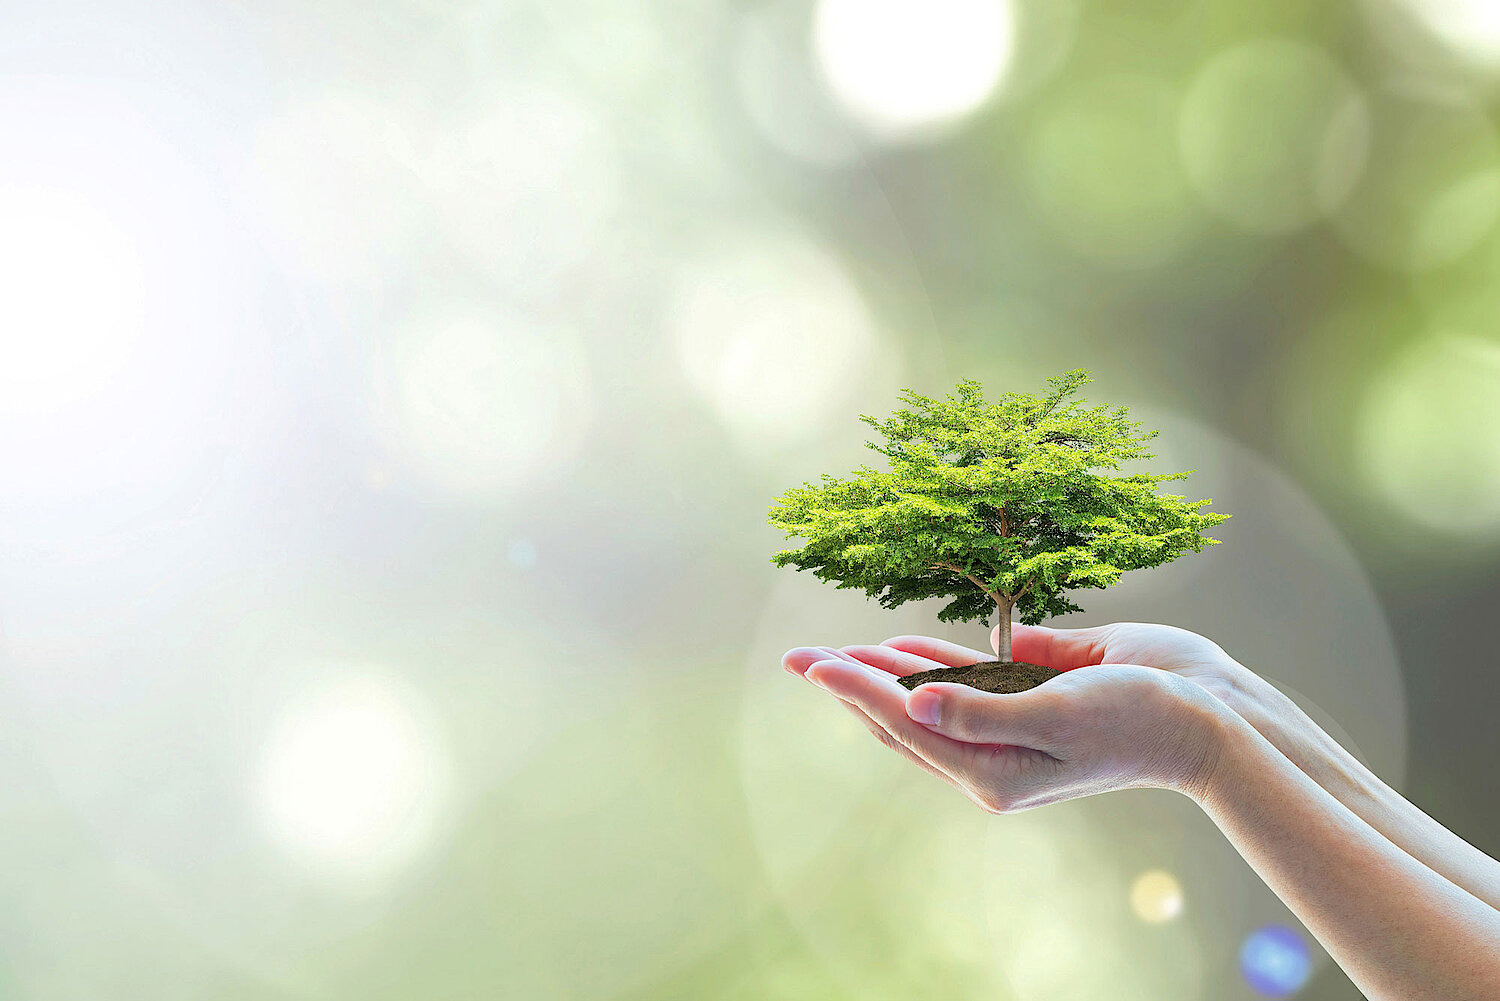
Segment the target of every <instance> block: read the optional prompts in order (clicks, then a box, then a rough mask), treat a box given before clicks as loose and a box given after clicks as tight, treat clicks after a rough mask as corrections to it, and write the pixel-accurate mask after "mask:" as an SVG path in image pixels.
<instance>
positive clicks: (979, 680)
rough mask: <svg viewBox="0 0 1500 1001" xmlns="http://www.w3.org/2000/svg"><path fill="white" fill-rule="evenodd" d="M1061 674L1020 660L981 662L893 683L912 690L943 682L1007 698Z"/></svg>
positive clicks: (910, 676) (922, 673)
mask: <svg viewBox="0 0 1500 1001" xmlns="http://www.w3.org/2000/svg"><path fill="white" fill-rule="evenodd" d="M1061 673H1062V672H1061V671H1057V670H1053V669H1052V668H1050V667H1043V666H1041V665H1040V664H1027V663H1026V662H1024V661H1010V660H1008V661H1005V662H1004V663H1001V662H1000V661H998V660H985V661H980V662H979V663H978V664H965V665H964V666H963V667H940V668H937V669H936V670H932V671H918V672H917V673H916V674H908V675H907V676H906V677H904V678H897V679H896V680H897V681H899V682H901V684H903V685H905V686H906V687H907V688H916V687H917V686H918V685H921V684H925V683H926V682H929V681H947V682H951V683H953V684H957V685H968V686H969V687H970V688H977V689H979V690H980V691H981V692H994V693H995V694H997V695H1009V694H1012V693H1014V692H1024V691H1026V690H1027V689H1029V688H1035V687H1036V686H1037V685H1040V684H1041V683H1042V682H1044V681H1046V680H1047V679H1048V678H1055V677H1057V676H1058V675H1059V674H1061Z"/></svg>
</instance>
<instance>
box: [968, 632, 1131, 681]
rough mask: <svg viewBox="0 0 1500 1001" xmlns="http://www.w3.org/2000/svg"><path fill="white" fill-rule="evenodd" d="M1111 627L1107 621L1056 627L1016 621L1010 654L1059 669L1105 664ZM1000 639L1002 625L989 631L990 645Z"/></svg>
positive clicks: (1018, 658)
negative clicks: (1100, 624)
mask: <svg viewBox="0 0 1500 1001" xmlns="http://www.w3.org/2000/svg"><path fill="white" fill-rule="evenodd" d="M1109 628H1110V627H1109V626H1107V625H1104V626H1089V627H1087V628H1085V629H1053V628H1052V627H1051V626H1028V625H1026V624H1025V623H1024V622H1013V623H1011V626H1010V647H1011V656H1012V658H1013V659H1015V660H1018V661H1022V662H1024V663H1027V664H1040V665H1041V666H1042V667H1050V668H1054V669H1055V670H1058V671H1071V670H1073V669H1074V668H1075V667H1089V666H1092V665H1094V664H1102V663H1104V653H1105V646H1106V642H1107V640H1108V638H1109V632H1108V631H1109ZM999 643H1000V627H999V626H996V627H995V628H994V629H993V630H991V631H990V646H991V647H997V646H999Z"/></svg>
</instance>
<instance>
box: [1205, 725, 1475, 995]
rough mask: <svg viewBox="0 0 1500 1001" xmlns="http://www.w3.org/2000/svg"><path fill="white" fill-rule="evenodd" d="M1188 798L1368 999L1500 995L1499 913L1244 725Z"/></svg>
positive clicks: (1224, 731) (1231, 731)
mask: <svg viewBox="0 0 1500 1001" xmlns="http://www.w3.org/2000/svg"><path fill="white" fill-rule="evenodd" d="M1211 716H1212V719H1211V720H1210V721H1209V723H1208V724H1207V725H1208V726H1209V729H1210V732H1211V733H1212V735H1213V736H1212V738H1211V739H1212V741H1213V746H1214V747H1215V749H1216V752H1215V756H1214V758H1213V759H1212V760H1213V764H1212V767H1211V768H1210V769H1209V770H1207V771H1206V772H1205V773H1204V777H1203V778H1202V780H1201V781H1200V782H1199V783H1198V784H1197V785H1196V787H1195V788H1194V789H1192V790H1190V794H1191V795H1192V796H1193V797H1194V799H1196V800H1197V801H1198V802H1199V803H1200V805H1201V806H1202V807H1203V809H1204V811H1205V812H1206V813H1207V814H1208V815H1209V817H1210V818H1212V819H1213V821H1214V823H1215V824H1217V825H1218V827H1219V829H1220V830H1222V831H1223V832H1224V835H1225V836H1226V837H1227V838H1228V839H1229V841H1230V843H1231V844H1233V845H1234V846H1235V848H1236V849H1237V850H1238V851H1239V852H1240V854H1241V855H1243V856H1244V857H1245V860H1246V861H1247V862H1249V863H1250V865H1251V867H1252V868H1254V869H1255V871H1256V872H1257V873H1258V874H1259V875H1260V877H1261V878H1262V879H1263V880H1265V882H1266V884H1267V885H1268V886H1270V887H1271V889H1272V890H1273V891H1275V893H1276V895H1277V896H1278V897H1280V898H1281V899H1282V901H1284V902H1285V903H1286V905H1287V906H1288V907H1290V908H1291V909H1292V911H1293V913H1295V914H1296V915H1297V916H1298V918H1300V919H1301V920H1302V922H1303V924H1304V925H1306V927H1307V928H1308V930H1310V931H1311V932H1312V933H1313V935H1315V936H1316V937H1317V939H1318V941H1320V942H1321V943H1323V946H1324V947H1325V948H1326V949H1327V950H1328V952H1329V954H1330V955H1332V956H1333V958H1334V959H1335V961H1337V962H1338V964H1339V965H1340V966H1341V967H1342V968H1343V969H1344V971H1345V972H1346V973H1347V974H1348V975H1349V977H1350V979H1351V980H1353V981H1354V983H1355V984H1356V986H1358V987H1359V988H1360V990H1362V991H1363V992H1364V993H1365V994H1366V995H1367V996H1369V997H1370V998H1371V1001H1394V999H1398V998H1399V999H1407V998H1412V999H1416V998H1423V999H1426V998H1439V997H1440V998H1449V999H1453V1001H1467V999H1474V1001H1479V999H1488V998H1493V997H1496V996H1500V912H1497V911H1496V910H1495V909H1494V908H1492V907H1490V906H1488V905H1487V904H1485V903H1484V902H1483V901H1481V900H1480V899H1478V898H1477V897H1475V896H1473V895H1472V894H1470V893H1469V892H1467V891H1466V890H1464V889H1463V888H1461V887H1459V886H1457V885H1455V884H1454V883H1452V882H1450V881H1449V880H1447V879H1445V878H1443V877H1442V876H1440V875H1438V874H1437V873H1436V872H1434V871H1433V870H1431V869H1429V868H1428V867H1427V866H1425V865H1423V864H1422V863H1421V862H1419V861H1417V860H1416V859H1415V858H1414V857H1412V856H1411V855H1409V854H1407V853H1406V852H1405V851H1403V850H1401V849H1400V848H1398V847H1396V845H1394V844H1393V843H1392V842H1391V841H1389V840H1387V838H1386V837H1384V836H1383V835H1382V834H1381V833H1380V832H1378V831H1377V830H1376V829H1375V828H1374V827H1372V826H1371V825H1370V824H1368V823H1366V822H1365V821H1364V820H1362V819H1360V817H1358V816H1357V815H1355V814H1354V813H1353V812H1352V811H1351V810H1350V809H1348V808H1347V807H1345V806H1344V805H1343V804H1342V803H1340V802H1339V801H1338V800H1336V799H1335V798H1334V797H1333V796H1332V795H1330V794H1329V792H1327V791H1326V790H1325V789H1323V788H1322V787H1321V786H1320V785H1318V784H1317V783H1316V782H1314V781H1313V780H1312V779H1311V778H1310V777H1309V776H1308V775H1307V774H1306V773H1304V772H1303V771H1302V770H1301V769H1299V768H1298V767H1297V766H1296V765H1294V764H1293V763H1292V762H1291V761H1290V760H1289V759H1288V758H1287V757H1286V756H1285V755H1283V754H1282V753H1281V752H1280V751H1278V750H1277V749H1276V748H1275V747H1273V746H1272V745H1271V744H1270V742H1269V741H1267V740H1266V739H1265V738H1264V737H1263V736H1262V735H1261V734H1260V733H1258V732H1257V731H1256V730H1255V729H1254V728H1253V727H1251V726H1250V725H1249V724H1248V723H1246V722H1245V721H1244V720H1243V719H1242V718H1240V717H1239V716H1237V715H1236V714H1234V713H1230V712H1227V711H1222V710H1220V711H1217V712H1214V713H1212V714H1211Z"/></svg>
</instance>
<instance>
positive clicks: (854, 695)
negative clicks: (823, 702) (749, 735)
mask: <svg viewBox="0 0 1500 1001" xmlns="http://www.w3.org/2000/svg"><path fill="white" fill-rule="evenodd" d="M807 678H808V680H810V681H813V682H815V683H816V684H818V685H821V686H822V687H823V688H825V689H827V690H828V691H829V693H830V694H832V695H834V696H835V697H836V698H839V699H842V700H844V701H845V702H849V703H852V704H853V705H855V706H858V707H859V709H860V710H862V711H863V712H864V714H865V715H866V716H868V717H870V719H871V720H872V721H873V722H875V723H877V724H879V725H880V727H881V728H882V729H884V730H885V731H886V733H888V734H890V735H891V736H892V737H893V738H895V739H896V740H898V741H900V742H901V743H902V744H904V745H906V747H908V748H910V749H911V750H912V751H913V752H915V753H916V754H918V755H920V756H921V757H923V758H925V759H926V760H927V761H929V762H931V763H932V764H933V765H935V766H936V767H938V768H940V769H942V770H943V771H945V772H947V773H948V774H949V775H952V776H955V777H956V776H959V775H963V774H966V773H967V765H968V763H969V761H970V760H971V758H972V755H973V748H972V747H971V746H970V745H968V744H965V743H963V742H961V741H958V740H954V739H951V738H949V737H947V736H945V735H943V734H941V733H936V732H934V731H932V730H930V729H928V728H927V727H925V726H922V725H921V724H919V723H917V722H916V721H914V720H913V719H912V718H911V717H910V716H908V715H907V713H906V696H907V691H906V689H904V688H902V687H901V683H900V682H898V681H897V680H896V679H895V678H894V677H893V676H892V675H890V674H887V673H885V672H884V671H881V670H879V669H878V668H872V667H865V666H863V665H859V666H856V665H853V664H850V663H848V662H846V661H842V660H820V661H818V662H817V663H816V664H814V665H812V667H810V668H808V669H807Z"/></svg>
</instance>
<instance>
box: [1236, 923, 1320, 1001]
mask: <svg viewBox="0 0 1500 1001" xmlns="http://www.w3.org/2000/svg"><path fill="white" fill-rule="evenodd" d="M1240 973H1241V975H1242V976H1244V978H1245V983H1247V984H1249V985H1250V987H1251V988H1252V989H1254V990H1255V991H1257V992H1259V993H1260V994H1263V995H1265V996H1266V997H1272V998H1284V997H1291V996H1292V995H1293V994H1296V993H1297V992H1298V991H1300V990H1301V989H1302V988H1303V987H1304V986H1306V984H1307V981H1308V978H1309V977H1311V976H1312V952H1311V950H1309V949H1308V947H1307V942H1306V941H1304V940H1303V938H1302V936H1301V935H1299V934H1297V932H1295V931H1293V930H1292V929H1291V928H1288V927H1286V926H1285V925H1267V926H1266V927H1264V928H1260V929H1258V930H1256V931H1255V932H1253V933H1251V934H1250V935H1249V936H1248V937H1247V938H1246V939H1245V943H1244V945H1242V946H1241V947H1240Z"/></svg>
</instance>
